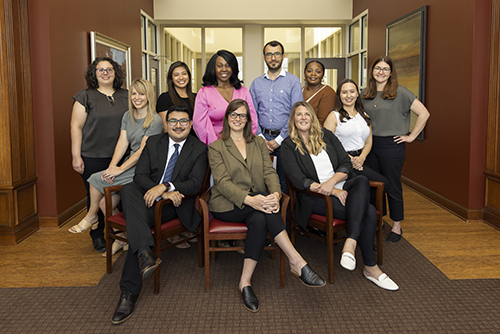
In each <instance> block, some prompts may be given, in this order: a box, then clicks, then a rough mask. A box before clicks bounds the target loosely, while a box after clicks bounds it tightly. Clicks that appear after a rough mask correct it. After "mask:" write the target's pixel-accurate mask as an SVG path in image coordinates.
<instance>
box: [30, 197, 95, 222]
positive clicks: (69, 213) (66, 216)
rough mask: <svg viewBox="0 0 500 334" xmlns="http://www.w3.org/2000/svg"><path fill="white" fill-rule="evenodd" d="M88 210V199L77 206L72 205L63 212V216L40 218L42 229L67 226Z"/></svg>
mask: <svg viewBox="0 0 500 334" xmlns="http://www.w3.org/2000/svg"><path fill="white" fill-rule="evenodd" d="M85 209H87V198H84V199H82V200H80V201H79V202H77V203H76V204H74V205H72V206H71V207H69V208H68V209H66V210H65V211H63V212H62V213H61V214H59V215H58V216H55V217H53V216H40V217H39V218H40V228H47V227H49V228H50V227H57V228H59V227H61V226H63V225H64V224H66V223H67V222H68V221H70V220H71V219H73V217H75V216H76V215H78V214H79V213H80V212H82V211H83V210H85Z"/></svg>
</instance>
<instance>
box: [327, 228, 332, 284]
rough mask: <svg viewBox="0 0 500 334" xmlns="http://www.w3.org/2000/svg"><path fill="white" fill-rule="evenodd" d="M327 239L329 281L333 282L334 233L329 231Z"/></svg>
mask: <svg viewBox="0 0 500 334" xmlns="http://www.w3.org/2000/svg"><path fill="white" fill-rule="evenodd" d="M328 234H329V235H327V241H326V251H327V253H328V254H327V261H328V282H329V283H330V284H333V233H331V232H330V233H328Z"/></svg>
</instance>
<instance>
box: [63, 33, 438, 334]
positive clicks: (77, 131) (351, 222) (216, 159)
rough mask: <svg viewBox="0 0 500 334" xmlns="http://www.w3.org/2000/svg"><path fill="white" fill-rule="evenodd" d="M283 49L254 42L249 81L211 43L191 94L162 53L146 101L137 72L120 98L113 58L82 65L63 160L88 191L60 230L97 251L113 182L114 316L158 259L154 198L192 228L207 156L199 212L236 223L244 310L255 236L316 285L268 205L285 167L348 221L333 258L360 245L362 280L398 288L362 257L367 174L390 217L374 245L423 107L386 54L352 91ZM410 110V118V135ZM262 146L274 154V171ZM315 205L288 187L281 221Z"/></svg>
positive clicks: (369, 225)
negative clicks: (162, 71) (164, 68)
mask: <svg viewBox="0 0 500 334" xmlns="http://www.w3.org/2000/svg"><path fill="white" fill-rule="evenodd" d="M284 55H285V50H284V47H283V45H282V44H281V43H280V42H278V41H271V42H269V43H267V44H266V45H265V46H264V48H263V58H264V61H265V63H266V65H267V71H266V72H265V73H264V74H263V75H262V76H259V77H258V78H256V79H255V80H254V81H253V82H252V84H251V86H250V89H249V90H248V89H247V88H246V87H244V86H243V85H242V81H241V80H239V79H238V73H239V70H238V63H237V60H236V57H235V56H234V54H233V53H231V52H229V51H227V50H220V51H218V52H217V53H216V54H214V55H213V56H212V57H211V59H210V60H209V62H208V64H207V68H206V72H205V75H204V76H203V84H202V85H203V87H202V88H201V89H200V91H199V92H198V94H194V93H193V92H192V87H191V73H190V71H189V68H188V66H187V65H186V64H185V63H183V62H175V63H173V64H172V65H171V66H170V69H169V71H168V74H167V86H168V91H167V92H166V93H163V94H161V95H160V96H159V98H158V102H157V103H156V97H155V94H154V90H153V87H152V85H151V84H150V83H149V82H148V81H146V80H144V79H136V80H134V81H133V83H132V85H131V87H130V91H129V92H128V94H127V91H126V90H124V89H122V88H121V86H122V84H123V71H122V70H121V68H120V66H119V65H118V64H117V63H115V62H114V61H113V60H111V59H109V58H97V59H96V60H95V61H94V62H93V63H92V64H91V66H90V67H89V69H88V71H87V74H86V79H87V85H88V89H86V90H82V91H81V92H79V93H78V94H77V95H75V96H74V100H75V102H74V105H73V114H72V118H71V139H72V146H71V147H72V156H73V168H74V169H75V171H77V172H78V173H80V174H81V175H82V179H83V182H84V184H85V187H86V189H87V198H88V212H87V215H86V216H85V217H84V219H82V221H81V222H80V223H79V224H77V225H75V226H73V227H71V228H70V229H69V231H70V232H72V233H82V232H85V231H86V230H88V229H90V230H91V231H90V235H91V237H92V240H93V245H94V248H95V249H96V250H97V251H101V252H102V251H104V250H105V245H106V244H105V241H104V238H103V228H104V223H103V219H102V213H101V212H100V210H99V208H101V209H103V208H104V203H103V202H104V200H103V187H105V186H106V185H108V184H118V185H124V187H123V188H122V190H121V191H120V193H119V194H114V195H113V198H112V207H113V210H115V211H116V212H117V211H118V210H117V206H118V203H119V202H120V197H121V203H122V209H123V213H124V215H125V219H126V221H127V239H128V245H126V244H124V243H122V242H120V241H115V243H114V244H113V249H112V253H113V254H114V253H116V252H118V251H119V250H120V249H126V247H127V246H128V247H129V252H128V253H127V257H126V261H125V264H124V268H123V272H122V278H121V281H120V289H121V296H120V300H119V303H118V306H117V308H116V310H115V313H114V314H113V318H112V323H113V324H120V323H123V322H124V321H126V320H127V319H128V318H129V317H130V316H131V315H132V312H133V310H134V307H135V303H136V300H137V298H138V296H139V293H140V290H141V287H142V280H143V279H144V278H145V277H147V276H149V275H150V274H151V273H152V272H154V270H155V269H156V268H157V267H158V266H159V264H160V262H161V260H160V259H159V258H158V257H157V256H156V255H155V254H154V253H153V251H152V250H151V249H152V248H154V246H155V245H154V240H153V237H152V235H151V230H150V228H151V226H152V225H153V219H154V206H155V203H156V202H157V201H158V200H159V199H162V198H164V199H170V200H171V202H172V203H171V204H169V205H165V206H164V207H163V213H162V214H163V217H162V218H164V219H165V220H167V219H173V218H175V217H178V218H179V219H180V221H181V223H182V224H183V225H184V226H185V227H186V229H187V230H188V231H190V232H188V233H192V232H194V231H195V230H196V229H197V227H198V225H199V224H200V222H201V217H200V216H199V214H198V212H197V210H195V209H194V199H192V198H191V199H184V197H185V196H188V195H192V194H195V193H197V192H198V191H199V190H200V189H201V187H202V183H203V179H204V176H205V173H206V170H207V168H208V166H210V169H211V172H212V177H213V185H212V192H211V194H212V195H211V198H210V200H209V210H210V211H211V213H212V214H213V216H214V217H215V218H218V219H221V220H224V221H232V222H244V223H245V224H246V225H247V227H248V234H247V239H246V241H245V247H244V262H243V270H242V273H241V277H240V281H239V292H240V294H241V296H242V300H243V304H244V306H245V308H247V309H248V310H250V311H252V312H257V311H258V310H259V300H258V298H257V296H256V294H255V293H254V291H253V289H252V284H251V278H252V275H253V272H254V270H255V268H256V265H257V262H258V260H259V258H260V256H261V253H262V250H263V248H264V246H265V245H266V243H267V240H266V236H267V233H268V232H269V233H270V234H271V235H272V236H273V238H274V239H275V241H276V243H277V244H278V245H279V246H280V248H281V249H282V250H283V251H284V253H285V255H286V256H287V258H288V260H289V264H290V270H291V273H292V275H294V276H295V277H297V278H299V279H300V280H301V282H302V283H303V284H304V285H306V286H308V287H321V286H324V285H325V281H324V279H323V278H322V277H321V276H320V275H318V274H317V273H316V272H315V271H314V270H313V269H312V268H311V267H310V266H309V265H308V264H307V262H306V261H305V260H304V259H303V258H302V256H301V255H300V254H299V253H298V252H297V250H296V249H295V248H294V246H293V245H292V243H291V242H290V239H289V237H288V234H287V232H286V228H285V222H283V220H282V219H281V215H280V214H279V212H280V199H281V195H282V193H283V192H286V191H287V190H286V180H285V174H286V175H287V176H288V178H289V179H290V181H291V182H292V183H293V185H294V186H295V187H297V188H299V189H309V190H311V191H313V192H317V193H321V194H324V195H328V196H330V197H331V200H332V204H333V208H334V217H335V218H338V219H343V220H346V221H347V227H348V231H347V239H346V242H345V244H344V247H343V250H342V256H341V261H340V264H341V266H342V267H344V268H346V269H348V270H354V269H355V267H356V258H355V249H356V247H357V245H358V244H359V246H360V249H361V253H362V258H363V264H364V269H363V274H364V276H365V277H366V278H367V279H368V280H370V281H372V282H373V283H375V284H376V285H377V286H379V287H381V288H383V289H387V290H393V291H394V290H398V289H399V287H398V286H397V284H396V283H395V282H394V281H393V280H391V279H390V278H389V277H388V276H387V275H386V274H385V273H383V272H382V271H381V270H380V268H379V267H378V266H377V264H376V262H375V259H374V255H373V249H374V239H375V231H376V211H375V208H374V206H373V205H372V204H371V203H370V202H371V201H373V198H371V196H370V186H369V182H368V181H369V180H376V181H383V182H385V184H386V186H385V191H386V193H387V197H388V203H389V209H390V217H391V219H393V221H394V224H393V227H392V231H391V233H390V235H389V237H388V239H387V241H388V242H397V241H399V240H400V238H401V234H402V230H401V224H400V223H401V220H403V218H404V216H403V198H402V187H401V181H400V178H401V170H402V167H403V162H404V160H405V143H406V142H408V143H410V142H412V141H413V140H414V139H415V138H416V137H417V135H418V134H419V133H420V131H421V130H422V129H423V127H424V126H425V123H426V121H427V118H428V117H429V113H428V111H427V109H426V108H425V107H424V106H423V105H422V103H420V102H419V101H418V99H416V97H415V96H414V95H413V94H412V93H411V92H410V91H408V90H407V89H406V88H404V87H402V86H398V83H397V75H396V71H395V69H394V64H393V63H392V60H391V59H390V58H389V57H379V58H377V59H376V60H375V61H374V63H373V65H372V68H371V71H370V72H369V82H368V87H367V88H366V89H365V90H363V91H362V92H359V89H358V87H357V85H356V83H355V82H354V81H352V80H350V79H345V80H342V81H341V82H340V83H339V85H338V87H337V92H335V91H334V90H333V89H332V88H330V87H329V86H327V85H324V84H323V83H322V79H323V76H324V72H325V68H324V66H323V64H322V63H321V62H319V61H311V62H309V63H308V64H307V65H306V67H305V70H304V75H305V79H306V85H305V87H303V88H302V87H301V84H300V80H299V79H298V78H297V77H296V76H295V75H293V74H291V73H288V72H287V71H285V70H284V69H283V67H282V63H283V59H284ZM360 97H361V98H360ZM411 111H413V112H414V113H416V114H417V116H418V118H417V122H416V124H415V126H414V128H413V130H412V131H411V132H410V133H409V122H410V112H411ZM120 120H121V127H120V125H119V124H120V123H119V122H120ZM270 154H271V155H275V156H276V158H277V159H276V160H277V168H276V169H274V168H273V165H272V162H271V159H270V157H269V155H270ZM325 210H326V209H325V205H324V201H323V200H319V199H317V198H316V197H313V196H310V195H305V194H298V195H297V206H296V209H295V212H293V218H294V219H295V220H296V221H297V223H298V224H299V225H300V226H302V227H303V228H306V227H307V224H308V219H309V216H310V215H311V214H312V213H317V214H323V215H324V214H325V212H326V211H325ZM178 240H179V239H177V240H173V242H175V241H178ZM180 245H183V244H180ZM183 247H189V245H188V244H187V245H183Z"/></svg>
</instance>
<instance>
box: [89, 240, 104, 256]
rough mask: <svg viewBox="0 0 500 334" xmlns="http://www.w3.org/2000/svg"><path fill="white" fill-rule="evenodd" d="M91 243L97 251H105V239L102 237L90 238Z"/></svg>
mask: <svg viewBox="0 0 500 334" xmlns="http://www.w3.org/2000/svg"><path fill="white" fill-rule="evenodd" d="M92 244H93V245H94V249H95V250H96V251H98V252H99V253H102V252H105V251H106V240H104V237H99V238H96V239H92Z"/></svg>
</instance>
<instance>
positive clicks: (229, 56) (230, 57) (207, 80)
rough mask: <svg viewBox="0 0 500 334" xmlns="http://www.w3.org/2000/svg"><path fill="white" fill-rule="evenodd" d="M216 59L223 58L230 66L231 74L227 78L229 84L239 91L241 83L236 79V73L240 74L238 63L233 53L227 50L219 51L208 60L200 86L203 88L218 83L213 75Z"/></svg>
mask: <svg viewBox="0 0 500 334" xmlns="http://www.w3.org/2000/svg"><path fill="white" fill-rule="evenodd" d="M217 57H222V58H224V60H225V61H227V63H228V64H229V66H231V70H232V72H233V73H232V74H231V78H229V82H230V83H231V85H232V86H233V87H234V88H236V89H240V88H241V84H242V83H243V81H242V80H240V79H238V73H239V72H240V70H239V69H238V61H237V60H236V56H235V55H234V53H232V52H231V51H227V50H219V51H217V53H215V54H214V55H213V56H212V58H210V60H209V61H208V64H207V68H206V70H205V75H204V76H203V83H202V85H203V86H204V87H206V86H215V87H216V86H217V84H218V81H217V76H216V75H215V61H216V60H217Z"/></svg>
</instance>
